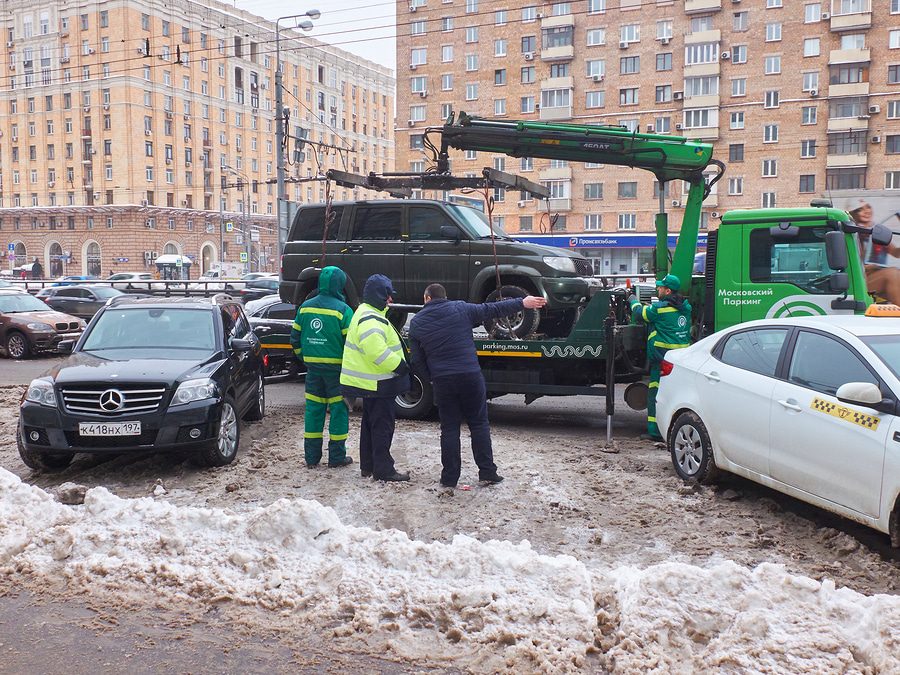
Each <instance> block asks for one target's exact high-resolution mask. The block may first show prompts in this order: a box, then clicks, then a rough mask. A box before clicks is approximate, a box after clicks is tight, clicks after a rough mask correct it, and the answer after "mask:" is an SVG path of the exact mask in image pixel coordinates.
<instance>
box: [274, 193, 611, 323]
mask: <svg viewBox="0 0 900 675" xmlns="http://www.w3.org/2000/svg"><path fill="white" fill-rule="evenodd" d="M333 211H334V215H335V218H334V221H333V222H332V224H331V226H330V227H329V228H328V233H327V235H326V234H325V233H324V229H325V228H324V220H325V207H324V206H304V207H301V208H300V209H299V210H298V211H297V214H296V215H295V217H294V221H293V223H292V225H291V231H290V234H289V236H288V242H287V244H286V246H285V249H284V257H283V258H282V280H281V286H280V288H279V292H280V294H281V298H282V299H283V300H284V301H285V302H289V303H292V304H300V303H302V302H303V301H304V300H305V299H306V298H307V297H308V296H310V295H311V294H313V293H314V292H315V291H316V288H317V282H316V279H317V278H318V274H319V270H320V269H321V268H322V267H323V266H325V265H336V266H338V267H340V268H341V269H342V270H344V271H345V272H346V273H347V278H348V284H347V285H348V288H347V296H348V302H350V304H352V305H355V304H356V301H357V298H358V297H359V296H360V295H361V294H362V287H363V285H364V284H365V282H366V279H368V278H369V276H370V275H372V274H375V273H381V274H385V275H387V276H388V277H390V279H391V281H392V282H393V285H394V288H395V289H396V291H397V295H395V296H394V302H396V303H401V304H421V303H422V293H423V292H424V290H425V287H426V286H427V285H428V284H430V283H433V282H438V283H441V284H443V285H444V287H445V288H446V289H447V295H448V297H450V298H452V299H457V300H468V301H470V302H483V301H485V300H493V299H495V298H496V297H497V295H498V294H497V292H496V291H497V283H496V275H495V271H494V254H493V246H492V242H491V227H490V223H489V222H488V219H487V216H485V214H483V213H482V212H480V211H477V210H475V209H473V208H470V207H467V206H460V205H458V204H451V203H449V202H440V201H431V200H381V201H360V202H336V203H334V204H333ZM494 232H495V240H496V249H497V264H498V266H499V268H500V277H501V283H502V284H503V286H504V289H503V296H504V297H516V296H525V295H528V294H531V295H540V296H543V297H544V298H546V299H547V306H546V307H545V309H544V310H543V312H542V313H540V314H539V313H538V311H537V310H533V311H532V312H525V313H523V314H522V315H520V316H519V317H517V318H516V321H515V323H514V324H513V326H512V327H513V329H514V331H515V333H516V334H517V335H519V336H520V337H523V336H525V335H527V334H529V333H532V332H534V331H535V330H537V328H538V322H539V321H540V326H541V331H542V332H545V333H547V334H548V335H567V334H568V332H569V330H570V329H571V327H572V324H573V323H574V321H575V318H576V313H577V310H578V308H579V306H580V305H581V303H582V302H583V301H584V300H585V299H586V298H587V297H588V296H589V291H590V288H591V286H592V285H593V281H592V280H591V279H589V278H588V277H590V275H591V274H592V268H591V264H590V262H589V261H588V260H586V259H585V258H582V257H581V256H579V255H577V254H575V253H573V252H571V251H567V250H564V249H560V248H555V247H551V246H541V245H538V244H530V243H526V242H521V241H516V240H514V239H511V238H510V237H508V236H507V235H505V234H504V233H503V232H502V231H499V230H498V229H497V228H496V227H495V228H494ZM323 240H324V252H325V256H324V258H323V256H322V252H323ZM492 294H493V295H494V297H491V296H492Z"/></svg>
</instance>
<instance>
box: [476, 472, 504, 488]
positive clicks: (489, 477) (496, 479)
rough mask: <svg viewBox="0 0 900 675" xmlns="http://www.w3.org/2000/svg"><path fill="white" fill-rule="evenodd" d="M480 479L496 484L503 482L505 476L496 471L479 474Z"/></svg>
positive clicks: (483, 481)
mask: <svg viewBox="0 0 900 675" xmlns="http://www.w3.org/2000/svg"><path fill="white" fill-rule="evenodd" d="M478 480H480V481H481V482H482V483H488V484H490V485H496V484H497V483H502V482H503V476H501V475H500V474H498V473H497V472H496V471H495V472H494V473H492V474H478Z"/></svg>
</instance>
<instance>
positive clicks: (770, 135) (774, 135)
mask: <svg viewBox="0 0 900 675" xmlns="http://www.w3.org/2000/svg"><path fill="white" fill-rule="evenodd" d="M777 142H778V125H777V124H766V125H765V126H763V143H777Z"/></svg>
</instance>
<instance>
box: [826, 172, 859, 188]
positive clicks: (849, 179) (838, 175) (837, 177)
mask: <svg viewBox="0 0 900 675" xmlns="http://www.w3.org/2000/svg"><path fill="white" fill-rule="evenodd" d="M865 187H866V169H865V167H853V168H847V169H828V170H827V171H826V172H825V189H826V190H862V189H864V188H865Z"/></svg>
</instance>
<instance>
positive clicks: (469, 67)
mask: <svg viewBox="0 0 900 675" xmlns="http://www.w3.org/2000/svg"><path fill="white" fill-rule="evenodd" d="M474 70H478V54H466V72H472V71H474Z"/></svg>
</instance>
